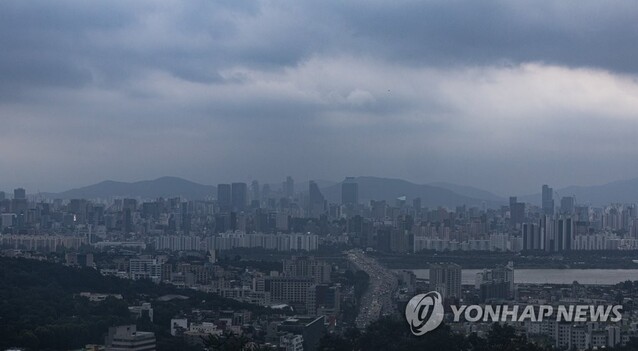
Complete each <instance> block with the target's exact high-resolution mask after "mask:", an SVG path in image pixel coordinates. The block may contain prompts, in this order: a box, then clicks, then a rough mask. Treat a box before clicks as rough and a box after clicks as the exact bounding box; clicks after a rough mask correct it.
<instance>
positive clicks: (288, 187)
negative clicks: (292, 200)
mask: <svg viewBox="0 0 638 351" xmlns="http://www.w3.org/2000/svg"><path fill="white" fill-rule="evenodd" d="M282 190H283V193H284V196H285V197H293V196H294V195H295V181H294V180H293V179H292V177H291V176H288V177H286V181H285V182H284V183H283V184H282Z"/></svg>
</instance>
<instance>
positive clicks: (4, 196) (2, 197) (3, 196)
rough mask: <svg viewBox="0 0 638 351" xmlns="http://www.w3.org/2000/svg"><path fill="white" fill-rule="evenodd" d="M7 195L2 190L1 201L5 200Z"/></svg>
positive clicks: (0, 192) (0, 193)
mask: <svg viewBox="0 0 638 351" xmlns="http://www.w3.org/2000/svg"><path fill="white" fill-rule="evenodd" d="M6 197H7V195H6V194H5V192H4V191H0V201H4V199H5V198H6Z"/></svg>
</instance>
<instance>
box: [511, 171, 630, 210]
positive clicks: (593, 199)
mask: <svg viewBox="0 0 638 351" xmlns="http://www.w3.org/2000/svg"><path fill="white" fill-rule="evenodd" d="M550 186H551V184H550ZM539 188H540V185H539ZM564 196H575V197H576V202H577V203H579V204H588V205H594V206H603V205H607V204H611V203H638V178H634V179H626V180H618V181H614V182H610V183H606V184H602V185H592V186H576V185H572V186H568V187H564V188H560V189H554V197H555V200H556V206H560V198H561V197H564ZM519 199H520V200H521V201H525V202H529V203H533V204H537V205H540V203H541V194H540V193H536V194H531V195H524V196H520V197H519Z"/></svg>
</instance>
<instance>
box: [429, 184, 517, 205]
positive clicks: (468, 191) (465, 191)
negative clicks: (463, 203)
mask: <svg viewBox="0 0 638 351" xmlns="http://www.w3.org/2000/svg"><path fill="white" fill-rule="evenodd" d="M428 185H432V186H436V187H439V188H443V189H448V190H451V191H453V192H455V193H457V194H459V195H463V196H467V197H471V198H475V199H484V200H491V201H497V202H506V201H509V200H508V199H507V198H504V197H501V196H498V195H496V194H494V193H491V192H489V191H487V190H483V189H479V188H475V187H473V186H468V185H459V184H453V183H446V182H435V183H429V184H428Z"/></svg>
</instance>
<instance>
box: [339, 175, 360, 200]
mask: <svg viewBox="0 0 638 351" xmlns="http://www.w3.org/2000/svg"><path fill="white" fill-rule="evenodd" d="M341 204H342V205H344V206H348V207H355V206H357V205H358V204H359V184H357V182H356V180H355V178H354V177H347V178H346V180H344V181H343V183H341Z"/></svg>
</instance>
